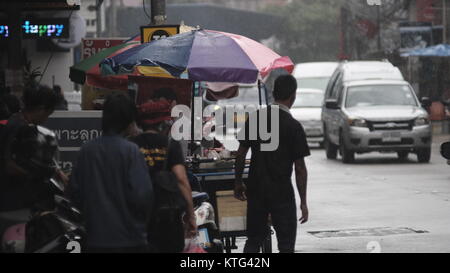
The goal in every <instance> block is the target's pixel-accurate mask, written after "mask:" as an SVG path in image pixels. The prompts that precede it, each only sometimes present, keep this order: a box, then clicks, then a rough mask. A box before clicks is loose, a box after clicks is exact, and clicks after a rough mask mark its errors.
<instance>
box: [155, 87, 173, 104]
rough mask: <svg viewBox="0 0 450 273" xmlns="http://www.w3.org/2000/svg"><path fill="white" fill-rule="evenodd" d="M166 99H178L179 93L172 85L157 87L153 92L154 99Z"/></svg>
mask: <svg viewBox="0 0 450 273" xmlns="http://www.w3.org/2000/svg"><path fill="white" fill-rule="evenodd" d="M162 98H164V99H166V100H168V101H174V100H177V94H176V93H175V91H174V90H173V89H172V88H170V87H163V88H159V89H156V90H155V92H154V93H153V96H152V99H162Z"/></svg>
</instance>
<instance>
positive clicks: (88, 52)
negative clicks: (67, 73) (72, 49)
mask: <svg viewBox="0 0 450 273" xmlns="http://www.w3.org/2000/svg"><path fill="white" fill-rule="evenodd" d="M126 40H127V39H124V38H115V39H109V38H105V39H103V38H93V39H83V42H82V49H81V50H82V58H83V59H86V58H89V57H91V56H93V55H95V54H97V53H99V52H100V51H102V50H103V49H106V48H110V47H113V46H116V45H120V44H122V43H123V42H125V41H126Z"/></svg>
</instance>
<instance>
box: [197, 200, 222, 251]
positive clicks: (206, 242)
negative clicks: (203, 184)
mask: <svg viewBox="0 0 450 273" xmlns="http://www.w3.org/2000/svg"><path fill="white" fill-rule="evenodd" d="M192 200H193V203H194V212H195V217H196V219H197V229H198V237H197V238H196V239H197V241H198V242H199V244H200V246H201V247H202V248H203V249H204V250H205V251H206V252H208V253H223V244H222V241H221V240H220V231H219V229H218V227H217V225H216V222H215V215H214V208H213V206H212V205H211V204H210V203H209V202H207V201H208V200H209V196H208V194H207V193H205V192H193V193H192Z"/></svg>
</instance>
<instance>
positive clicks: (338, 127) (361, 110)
mask: <svg viewBox="0 0 450 273" xmlns="http://www.w3.org/2000/svg"><path fill="white" fill-rule="evenodd" d="M370 69H373V70H374V73H369V72H370ZM353 71H366V72H367V73H365V76H361V75H359V76H355V74H354V73H353V76H352V72H353ZM340 73H341V74H340ZM346 73H347V74H350V75H346ZM339 74H340V75H339ZM365 78H366V79H365ZM383 78H385V79H383ZM334 80H335V83H334V84H333V83H330V85H329V88H328V89H327V92H326V95H325V103H324V106H323V111H322V121H323V124H324V135H325V148H326V154H327V158H329V159H334V158H336V157H337V153H338V151H339V152H340V154H341V156H342V160H343V162H344V163H351V162H353V161H354V160H355V154H357V153H368V152H394V153H397V154H398V156H399V158H401V159H405V158H407V157H408V155H409V153H415V154H417V158H418V161H419V162H423V163H426V162H429V161H430V157H431V143H432V133H431V132H432V130H431V124H430V120H429V117H428V113H427V112H426V110H425V109H424V108H423V107H422V105H421V102H420V101H419V100H418V98H417V96H416V94H415V93H414V91H413V89H412V87H411V86H410V84H409V83H408V82H406V81H404V80H403V77H402V76H401V73H400V71H398V69H397V68H395V67H394V66H392V65H391V64H389V63H385V62H354V63H346V64H344V65H343V66H341V67H340V68H338V70H337V71H336V73H335V77H334ZM422 103H425V104H429V100H428V99H426V98H424V99H423V101H422Z"/></svg>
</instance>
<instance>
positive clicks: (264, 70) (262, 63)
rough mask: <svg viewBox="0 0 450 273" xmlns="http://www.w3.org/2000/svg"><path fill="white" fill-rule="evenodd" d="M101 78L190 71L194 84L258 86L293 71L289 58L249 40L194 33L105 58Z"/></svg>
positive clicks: (236, 36) (232, 35) (239, 37)
mask: <svg viewBox="0 0 450 273" xmlns="http://www.w3.org/2000/svg"><path fill="white" fill-rule="evenodd" d="M100 66H101V73H102V75H120V74H129V73H136V72H138V73H140V74H144V75H149V74H150V75H151V74H152V73H154V72H155V69H158V70H157V71H159V72H160V71H161V70H164V71H166V72H167V73H168V74H170V75H171V76H173V77H180V76H181V74H183V73H184V72H187V77H188V78H189V79H191V80H193V81H204V82H233V83H255V82H256V81H257V80H258V79H263V78H264V77H265V76H267V75H268V74H269V73H270V71H272V70H274V69H278V68H282V69H285V70H286V71H288V72H289V73H291V72H292V70H293V68H294V64H293V63H292V61H291V59H290V58H289V57H281V56H280V55H278V54H277V53H275V52H274V51H272V50H271V49H269V48H267V47H266V46H264V45H262V44H260V43H258V42H256V41H254V40H251V39H249V38H247V37H244V36H240V35H236V34H231V33H225V32H219V31H212V30H193V31H189V32H186V33H181V34H178V35H174V36H171V37H168V38H165V39H162V40H157V41H152V42H150V43H145V44H142V45H139V46H135V47H133V48H130V49H128V50H125V51H123V52H122V53H120V54H117V55H115V56H114V57H110V58H106V59H105V60H103V61H102V62H101V64H100Z"/></svg>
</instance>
